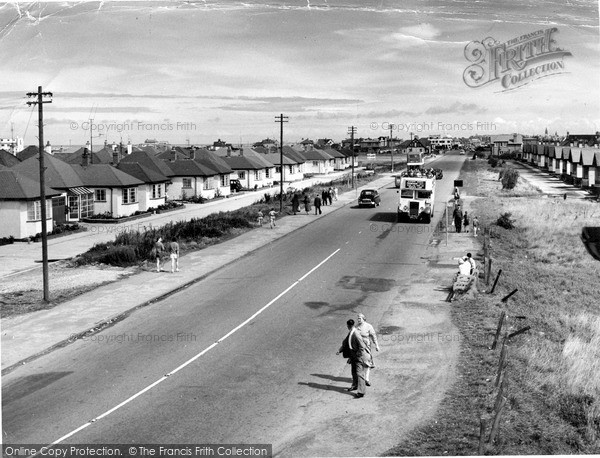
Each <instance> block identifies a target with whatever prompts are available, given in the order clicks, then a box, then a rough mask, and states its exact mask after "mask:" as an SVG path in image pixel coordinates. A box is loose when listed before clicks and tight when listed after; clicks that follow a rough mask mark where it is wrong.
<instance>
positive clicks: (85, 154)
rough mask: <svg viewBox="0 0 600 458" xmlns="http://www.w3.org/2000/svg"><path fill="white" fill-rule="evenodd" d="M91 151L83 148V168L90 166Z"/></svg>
mask: <svg viewBox="0 0 600 458" xmlns="http://www.w3.org/2000/svg"><path fill="white" fill-rule="evenodd" d="M89 151H90V150H89V149H87V147H86V148H83V154H82V155H81V165H82V167H87V166H88V165H90V152H89Z"/></svg>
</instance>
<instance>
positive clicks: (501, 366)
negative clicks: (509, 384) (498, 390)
mask: <svg viewBox="0 0 600 458" xmlns="http://www.w3.org/2000/svg"><path fill="white" fill-rule="evenodd" d="M507 341H508V333H504V339H502V350H500V361H499V363H498V373H497V374H496V383H495V384H494V386H498V384H499V383H500V375H502V371H503V370H504V363H505V362H506V357H507V356H508V347H507V345H506V342H507Z"/></svg>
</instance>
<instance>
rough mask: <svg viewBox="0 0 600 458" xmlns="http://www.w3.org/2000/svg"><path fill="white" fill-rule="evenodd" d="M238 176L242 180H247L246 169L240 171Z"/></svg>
mask: <svg viewBox="0 0 600 458" xmlns="http://www.w3.org/2000/svg"><path fill="white" fill-rule="evenodd" d="M238 178H239V179H240V181H241V180H245V179H246V172H244V171H240V172H238Z"/></svg>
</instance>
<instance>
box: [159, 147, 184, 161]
mask: <svg viewBox="0 0 600 458" xmlns="http://www.w3.org/2000/svg"><path fill="white" fill-rule="evenodd" d="M157 157H158V158H159V159H163V160H165V161H178V160H180V159H189V158H190V156H189V154H188V153H187V152H183V151H177V150H175V149H169V150H166V151H163V152H162V153H158V156H157Z"/></svg>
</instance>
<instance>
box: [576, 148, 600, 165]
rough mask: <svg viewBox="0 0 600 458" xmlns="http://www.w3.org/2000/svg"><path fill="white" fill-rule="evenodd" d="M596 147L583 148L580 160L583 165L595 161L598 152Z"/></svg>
mask: <svg viewBox="0 0 600 458" xmlns="http://www.w3.org/2000/svg"><path fill="white" fill-rule="evenodd" d="M596 151H597V149H596V148H583V149H582V150H581V159H580V162H581V164H582V165H587V166H590V165H592V164H593V163H594V156H595V153H596Z"/></svg>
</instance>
